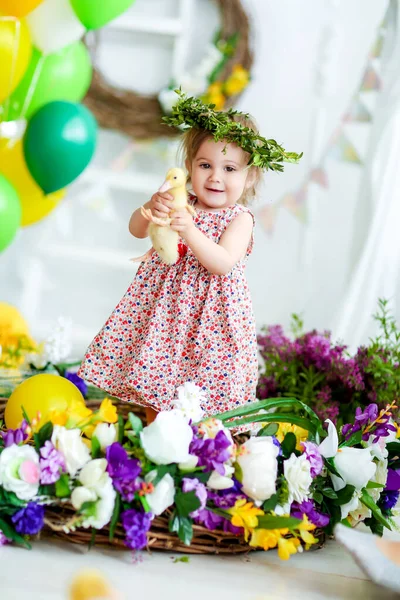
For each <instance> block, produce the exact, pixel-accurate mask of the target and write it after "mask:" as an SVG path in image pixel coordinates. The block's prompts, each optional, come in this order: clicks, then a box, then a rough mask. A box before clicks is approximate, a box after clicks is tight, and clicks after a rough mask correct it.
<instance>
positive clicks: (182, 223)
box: [170, 210, 195, 238]
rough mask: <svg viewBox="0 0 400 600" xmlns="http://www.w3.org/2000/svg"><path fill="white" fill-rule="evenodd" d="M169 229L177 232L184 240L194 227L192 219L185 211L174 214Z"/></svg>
mask: <svg viewBox="0 0 400 600" xmlns="http://www.w3.org/2000/svg"><path fill="white" fill-rule="evenodd" d="M170 227H171V229H173V230H174V231H177V232H178V233H179V234H180V236H181V237H182V238H185V236H187V235H188V234H189V233H190V231H191V230H192V229H193V228H194V227H195V224H194V223H193V217H192V215H190V214H189V213H188V211H187V210H183V211H177V212H174V214H173V216H172V221H171V224H170Z"/></svg>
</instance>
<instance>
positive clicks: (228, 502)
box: [208, 477, 246, 508]
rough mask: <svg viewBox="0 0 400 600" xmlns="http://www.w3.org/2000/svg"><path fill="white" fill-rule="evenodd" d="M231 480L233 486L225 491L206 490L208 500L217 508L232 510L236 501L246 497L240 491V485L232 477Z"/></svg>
mask: <svg viewBox="0 0 400 600" xmlns="http://www.w3.org/2000/svg"><path fill="white" fill-rule="evenodd" d="M232 480H233V482H234V485H233V487H231V488H229V489H227V490H218V491H211V490H208V499H209V500H211V501H212V502H213V503H214V504H215V506H216V507H217V508H232V506H235V504H236V501H237V500H241V499H242V498H245V497H246V496H245V495H244V494H243V492H242V491H241V490H242V485H241V483H240V482H239V481H238V480H237V479H235V478H234V477H233V478H232Z"/></svg>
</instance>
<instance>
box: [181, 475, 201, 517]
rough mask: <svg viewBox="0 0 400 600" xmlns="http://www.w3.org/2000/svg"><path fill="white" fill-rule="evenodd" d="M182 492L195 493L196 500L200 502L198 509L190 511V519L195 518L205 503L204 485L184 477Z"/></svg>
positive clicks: (196, 480) (194, 479)
mask: <svg viewBox="0 0 400 600" xmlns="http://www.w3.org/2000/svg"><path fill="white" fill-rule="evenodd" d="M182 491H183V492H195V494H196V496H197V498H198V499H199V500H200V506H199V508H198V509H196V510H194V511H192V512H191V513H190V516H191V517H192V518H194V517H197V516H198V515H199V513H200V511H201V510H203V508H205V506H206V502H207V488H206V486H205V485H204V483H201V482H200V481H199V480H198V479H196V478H190V477H185V478H184V479H182Z"/></svg>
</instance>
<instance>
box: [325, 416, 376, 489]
mask: <svg viewBox="0 0 400 600" xmlns="http://www.w3.org/2000/svg"><path fill="white" fill-rule="evenodd" d="M327 422H328V437H326V438H325V439H324V441H323V442H322V444H320V445H319V451H320V453H321V454H322V456H324V457H325V458H334V464H335V468H336V470H337V472H338V473H339V475H340V477H337V476H336V475H332V474H331V479H332V483H333V488H334V490H335V491H336V492H337V491H338V490H341V489H343V488H344V487H345V486H346V485H354V487H355V488H356V489H357V490H361V489H362V488H363V487H365V486H366V485H367V483H368V482H369V481H371V479H372V478H373V476H374V475H375V471H376V465H375V463H374V462H373V458H372V456H371V451H370V448H348V447H346V446H345V447H343V448H339V438H338V434H337V430H336V427H335V425H334V424H333V423H332V421H330V420H329V419H328V420H327Z"/></svg>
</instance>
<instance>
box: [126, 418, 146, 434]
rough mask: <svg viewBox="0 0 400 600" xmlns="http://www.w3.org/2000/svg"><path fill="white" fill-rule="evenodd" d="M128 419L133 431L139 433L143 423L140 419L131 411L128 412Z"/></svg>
mask: <svg viewBox="0 0 400 600" xmlns="http://www.w3.org/2000/svg"><path fill="white" fill-rule="evenodd" d="M128 420H129V423H130V425H131V427H132V429H133V431H134V432H135V433H140V432H141V431H142V429H143V423H142V421H141V420H140V419H139V417H137V416H136V415H135V414H133V413H129V415H128Z"/></svg>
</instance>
